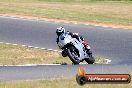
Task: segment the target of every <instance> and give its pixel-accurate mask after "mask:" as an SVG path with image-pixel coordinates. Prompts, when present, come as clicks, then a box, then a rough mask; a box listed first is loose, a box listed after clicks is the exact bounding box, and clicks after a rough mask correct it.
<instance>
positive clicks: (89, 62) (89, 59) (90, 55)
mask: <svg viewBox="0 0 132 88" xmlns="http://www.w3.org/2000/svg"><path fill="white" fill-rule="evenodd" d="M85 61H86V62H87V63H88V64H94V62H95V59H94V57H93V55H92V52H91V51H89V58H86V59H85Z"/></svg>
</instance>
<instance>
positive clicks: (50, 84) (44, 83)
mask: <svg viewBox="0 0 132 88" xmlns="http://www.w3.org/2000/svg"><path fill="white" fill-rule="evenodd" d="M117 87H119V88H131V87H132V83H129V84H85V85H84V86H80V85H78V84H77V82H76V80H75V78H58V79H53V80H37V81H8V82H0V88H117Z"/></svg>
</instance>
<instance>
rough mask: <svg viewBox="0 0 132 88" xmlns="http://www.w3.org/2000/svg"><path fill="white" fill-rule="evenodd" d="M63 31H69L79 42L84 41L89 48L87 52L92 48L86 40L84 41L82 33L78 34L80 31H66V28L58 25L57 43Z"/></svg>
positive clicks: (86, 47)
mask: <svg viewBox="0 0 132 88" xmlns="http://www.w3.org/2000/svg"><path fill="white" fill-rule="evenodd" d="M63 33H68V34H69V35H71V37H72V38H76V39H77V40H78V41H79V42H82V44H83V45H84V46H85V49H86V50H87V52H89V50H90V46H89V45H88V43H87V42H86V41H84V38H83V37H82V36H80V35H78V33H72V32H69V31H65V28H63V27H58V28H57V30H56V34H57V36H58V37H57V41H56V42H57V44H58V42H59V36H60V35H61V34H63Z"/></svg>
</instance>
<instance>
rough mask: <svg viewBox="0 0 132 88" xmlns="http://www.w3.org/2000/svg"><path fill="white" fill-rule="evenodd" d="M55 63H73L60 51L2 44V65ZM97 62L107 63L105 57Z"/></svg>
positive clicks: (0, 59)
mask: <svg viewBox="0 0 132 88" xmlns="http://www.w3.org/2000/svg"><path fill="white" fill-rule="evenodd" d="M55 63H67V64H72V63H71V61H70V59H69V58H68V57H66V58H64V57H62V56H61V54H60V53H59V52H54V51H48V50H41V49H34V48H28V47H22V46H20V45H16V46H15V45H7V44H0V65H20V64H21V65H22V64H55ZM95 63H98V64H102V63H105V59H104V58H100V57H96V61H95Z"/></svg>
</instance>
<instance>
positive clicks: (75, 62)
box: [67, 46, 80, 64]
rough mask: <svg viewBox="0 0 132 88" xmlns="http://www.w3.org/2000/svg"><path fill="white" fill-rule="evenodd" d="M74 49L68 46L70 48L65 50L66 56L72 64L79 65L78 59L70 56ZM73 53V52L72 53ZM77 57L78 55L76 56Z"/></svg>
mask: <svg viewBox="0 0 132 88" xmlns="http://www.w3.org/2000/svg"><path fill="white" fill-rule="evenodd" d="M75 49H76V48H75V47H74V46H70V47H68V49H67V54H68V57H69V58H70V60H71V61H72V63H73V64H79V63H80V61H79V59H78V58H77V57H74V56H73V55H72V52H71V51H72V50H75ZM73 53H74V52H73ZM76 54H77V52H76ZM78 56H79V55H78Z"/></svg>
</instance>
